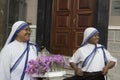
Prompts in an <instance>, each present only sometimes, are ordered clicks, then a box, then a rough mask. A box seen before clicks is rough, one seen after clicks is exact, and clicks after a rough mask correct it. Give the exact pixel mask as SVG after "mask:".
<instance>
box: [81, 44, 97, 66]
mask: <svg viewBox="0 0 120 80" xmlns="http://www.w3.org/2000/svg"><path fill="white" fill-rule="evenodd" d="M96 49H97V46H96V45H95V48H94V49H93V51H92V52H91V53H90V55H88V56H87V57H86V58H85V60H84V61H83V63H82V68H83V67H84V66H86V64H87V62H88V61H89V60H90V58H93V57H94V56H95V54H96Z"/></svg>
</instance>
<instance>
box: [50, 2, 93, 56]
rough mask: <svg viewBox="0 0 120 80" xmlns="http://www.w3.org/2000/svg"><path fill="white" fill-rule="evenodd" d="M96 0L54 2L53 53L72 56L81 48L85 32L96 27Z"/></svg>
mask: <svg viewBox="0 0 120 80" xmlns="http://www.w3.org/2000/svg"><path fill="white" fill-rule="evenodd" d="M94 3H95V0H54V1H53V15H52V16H53V17H52V33H51V51H52V53H55V54H57V53H58V54H63V55H66V56H71V55H72V54H73V52H74V51H75V50H76V49H77V48H78V47H80V44H81V42H82V39H83V31H84V29H85V28H86V27H88V26H94V15H95V14H94V10H95V9H94V7H95V4H94Z"/></svg>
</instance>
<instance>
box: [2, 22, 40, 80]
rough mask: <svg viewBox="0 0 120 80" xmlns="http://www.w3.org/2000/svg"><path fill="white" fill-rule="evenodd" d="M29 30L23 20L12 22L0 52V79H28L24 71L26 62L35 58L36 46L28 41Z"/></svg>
mask: <svg viewBox="0 0 120 80" xmlns="http://www.w3.org/2000/svg"><path fill="white" fill-rule="evenodd" d="M30 34H31V30H30V27H29V25H28V24H27V23H26V22H24V21H17V22H15V23H14V24H13V26H12V30H11V32H10V35H9V36H8V39H7V41H6V43H5V45H4V47H3V49H2V50H1V53H0V80H30V79H31V78H30V76H29V75H27V74H26V73H25V70H26V67H27V63H28V61H29V60H31V59H36V58H37V53H38V50H37V47H36V45H34V44H32V43H30V42H29V41H30Z"/></svg>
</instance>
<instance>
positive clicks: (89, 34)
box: [81, 27, 99, 47]
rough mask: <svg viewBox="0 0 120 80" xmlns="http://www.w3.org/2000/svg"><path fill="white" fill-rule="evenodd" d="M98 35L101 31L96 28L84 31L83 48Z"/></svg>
mask: <svg viewBox="0 0 120 80" xmlns="http://www.w3.org/2000/svg"><path fill="white" fill-rule="evenodd" d="M97 33H99V31H98V30H97V29H96V28H94V27H88V28H86V29H85V31H84V36H83V42H82V44H81V47H82V46H84V45H85V44H86V43H87V42H88V41H89V39H90V38H92V37H93V36H94V35H96V34H97Z"/></svg>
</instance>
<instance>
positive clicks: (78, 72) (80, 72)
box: [75, 68, 83, 76]
mask: <svg viewBox="0 0 120 80" xmlns="http://www.w3.org/2000/svg"><path fill="white" fill-rule="evenodd" d="M75 73H76V74H77V75H79V76H83V71H82V69H80V68H77V69H76V70H75Z"/></svg>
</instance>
